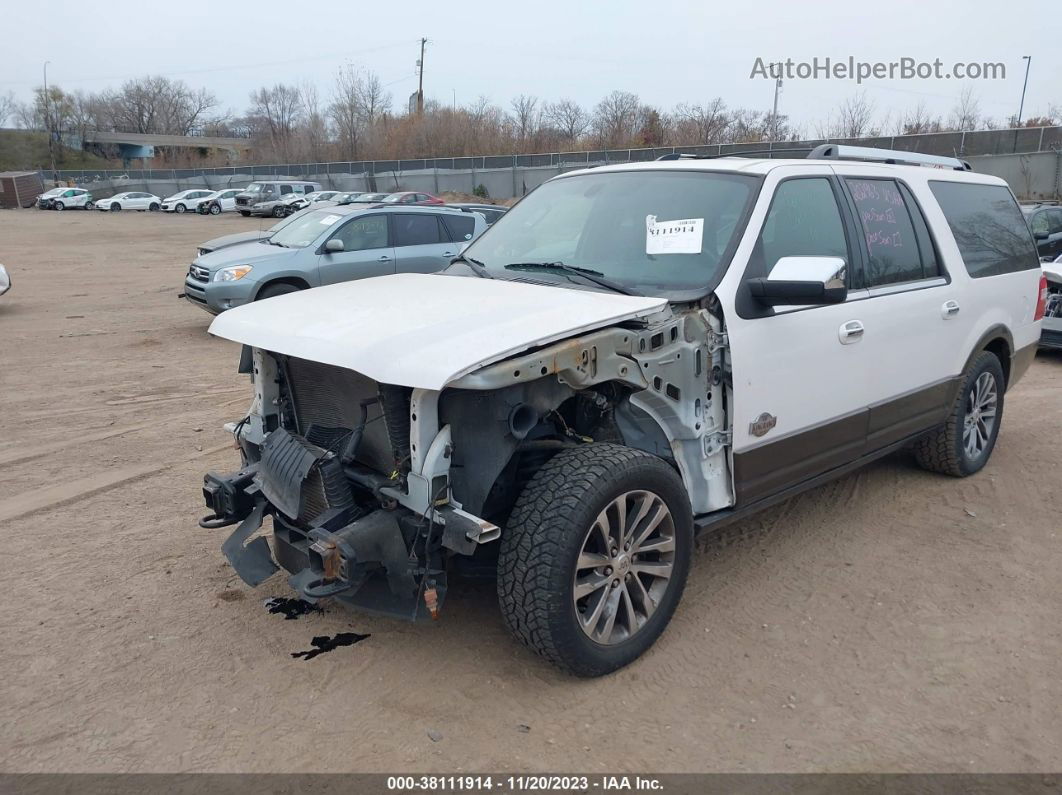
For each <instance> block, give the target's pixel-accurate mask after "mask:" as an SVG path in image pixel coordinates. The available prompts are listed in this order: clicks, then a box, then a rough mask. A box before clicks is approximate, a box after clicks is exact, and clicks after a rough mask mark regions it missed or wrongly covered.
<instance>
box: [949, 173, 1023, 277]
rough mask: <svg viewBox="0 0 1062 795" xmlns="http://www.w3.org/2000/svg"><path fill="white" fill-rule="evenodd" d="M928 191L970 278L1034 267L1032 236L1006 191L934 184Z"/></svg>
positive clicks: (997, 187)
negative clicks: (947, 227)
mask: <svg viewBox="0 0 1062 795" xmlns="http://www.w3.org/2000/svg"><path fill="white" fill-rule="evenodd" d="M929 187H930V188H931V189H932V191H933V195H934V196H935V197H936V199H937V203H938V204H940V209H941V210H942V211H943V212H944V217H945V218H946V219H947V221H948V226H949V227H951V233H952V235H953V236H954V238H955V244H956V245H957V246H958V247H959V254H960V255H962V261H963V264H964V265H965V266H966V270H967V272H968V273H969V274H970V275H971V276H972V277H973V278H975V279H981V278H984V277H986V276H999V275H1001V274H1004V273H1014V272H1015V271H1022V270H1028V269H1031V268H1039V267H1040V262H1039V259H1038V258H1037V256H1036V247H1035V246H1034V245H1033V240H1032V234H1030V232H1029V227H1028V225H1027V224H1026V222H1025V218H1024V217H1023V216H1022V214H1021V210H1020V209H1019V208H1018V204H1017V202H1016V201H1015V200H1014V195H1013V194H1012V193H1011V192H1010V190H1009V189H1008V188H1006V187H1004V186H1003V185H979V184H976V183H970V182H941V181H937V180H934V181H932V182H930V183H929Z"/></svg>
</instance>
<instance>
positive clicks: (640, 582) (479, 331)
mask: <svg viewBox="0 0 1062 795" xmlns="http://www.w3.org/2000/svg"><path fill="white" fill-rule="evenodd" d="M325 222H326V221H325V220H322V223H325ZM248 261H250V260H248ZM1046 293H1047V290H1046V287H1045V285H1044V281H1043V278H1042V275H1041V271H1040V267H1039V263H1038V261H1037V256H1036V249H1035V246H1034V245H1033V240H1032V236H1031V234H1030V232H1029V229H1028V227H1027V226H1026V225H1025V222H1024V220H1023V219H1022V214H1021V211H1020V210H1019V208H1018V204H1017V202H1016V201H1015V199H1014V196H1013V195H1012V193H1011V191H1010V189H1009V188H1008V187H1007V185H1006V184H1005V183H1004V182H1003V181H1002V180H999V179H996V178H995V177H988V176H983V175H979V174H973V173H971V172H970V171H969V170H968V166H966V164H964V163H961V162H960V161H957V160H954V159H950V158H938V157H930V156H921V155H913V154H910V153H903V152H891V151H882V150H867V149H855V148H850V147H843V146H842V147H838V146H826V147H820V148H819V149H817V150H815V151H814V152H812V154H811V155H809V157H808V158H807V159H803V160H769V159H768V160H762V159H761V160H757V159H742V158H737V157H730V158H718V159H705V160H696V159H690V160H686V159H680V160H673V161H671V162H652V163H638V164H634V163H632V164H626V165H617V166H610V167H605V168H596V169H593V170H584V171H578V172H572V173H569V174H564V175H562V176H560V177H556V178H554V179H552V180H550V181H548V182H546V183H545V184H543V185H542V186H541V187H539V188H537V189H536V190H534V191H533V192H532V193H530V194H529V195H528V196H527V197H526V198H524V199H523V200H522V201H521V202H520V203H518V204H517V205H516V206H515V207H513V208H512V209H511V210H509V212H508V213H506V214H505V215H504V216H503V217H502V218H501V219H500V220H499V221H498V222H497V223H495V224H494V225H493V226H492V227H491V228H490V229H489V230H487V232H486V233H484V234H483V235H482V237H480V238H478V239H476V240H475V241H474V242H472V244H471V245H470V246H468V247H467V248H466V249H465V250H464V252H463V254H462V256H461V257H459V258H458V259H457V260H455V262H454V263H453V264H452V265H451V267H450V268H449V269H448V270H446V271H444V272H443V273H441V274H435V275H429V274H420V273H402V274H396V275H390V276H380V277H376V278H368V279H362V280H360V281H357V282H351V283H346V284H338V285H334V286H328V287H321V288H318V289H314V290H305V291H301V292H297V293H292V294H289V295H282V296H279V297H277V298H271V299H269V300H266V301H260V302H255V303H253V304H248V305H246V306H241V307H238V308H236V309H233V310H231V311H229V312H225V313H224V314H223V315H221V316H220V317H219V318H217V319H216V320H215V321H214V322H213V325H212V326H211V329H210V330H211V332H212V333H214V334H216V335H218V336H221V337H225V338H228V339H231V340H235V341H237V342H241V343H244V344H245V345H247V346H249V348H248V349H247V356H246V357H245V371H247V372H252V373H253V376H254V400H253V403H252V404H251V407H250V409H249V411H248V413H247V415H246V416H245V417H244V418H243V419H242V420H241V421H240V422H239V423H236V424H234V425H233V426H231V427H232V428H233V430H234V432H235V434H236V436H237V438H238V441H239V443H240V446H241V449H242V451H243V462H242V464H243V466H242V468H241V469H240V470H239V471H238V472H236V473H234V474H231V475H217V474H210V475H208V476H207V478H206V482H205V486H204V494H205V497H206V502H207V505H208V506H209V508H210V509H211V511H212V515H211V516H209V517H207V518H206V519H204V520H201V522H202V524H203V525H204V526H207V527H216V526H223V525H225V524H234V523H237V522H239V527H238V528H237V530H236V531H235V532H234V533H233V534H232V535H231V536H230V537H229V538H228V540H227V541H225V542H224V544H223V545H222V548H223V551H224V553H225V555H226V557H227V558H228V560H229V561H230V563H231V564H232V565H233V567H234V568H235V570H236V572H237V573H238V574H239V575H240V576H241V577H242V578H243V579H244V580H245V581H246V582H248V583H250V584H251V585H256V584H258V583H260V582H262V581H263V580H264V579H265V578H267V577H269V576H270V575H271V574H273V573H274V572H275V571H276V570H277V569H278V565H279V566H280V567H283V568H285V569H286V570H287V571H288V572H290V574H291V577H290V580H289V581H290V583H291V584H292V586H293V587H294V588H295V590H296V591H297V592H298V594H299V595H300V596H301V597H302V598H303V599H306V600H310V601H315V600H319V599H323V598H326V597H334V598H336V599H337V600H339V601H340V602H342V603H345V604H347V605H351V606H354V607H362V608H366V609H369V610H373V611H376V612H385V613H390V614H392V615H396V616H403V617H406V618H420V617H423V616H426V615H430V616H432V617H435V616H437V615H438V614H439V611H440V608H441V605H442V603H443V600H444V597H445V593H446V583H447V574H448V572H453V571H455V570H456V571H461V570H463V569H478V570H482V569H483V568H484V567H485V566H487V567H494V569H495V570H496V574H497V589H498V598H499V601H500V603H501V609H502V616H503V618H504V620H505V622H506V624H507V625H508V627H509V629H510V630H511V631H512V632H513V634H514V635H515V636H516V637H517V638H518V639H520V640H521V641H522V642H523V643H525V644H526V645H527V646H529V647H530V648H531V649H533V650H534V651H536V652H537V653H539V654H540V655H542V656H543V657H545V658H546V659H548V660H550V661H551V662H553V663H555V664H557V665H558V666H560V667H562V668H564V669H566V670H568V671H571V672H574V673H576V674H579V675H584V676H594V675H599V674H604V673H607V672H609V671H612V670H615V669H616V668H619V667H620V666H623V665H626V664H627V663H629V662H631V661H632V660H634V659H635V658H637V657H638V656H639V655H640V654H641V653H642V652H644V651H645V650H646V649H647V648H648V647H649V646H650V645H651V644H652V643H653V642H654V641H655V640H656V639H657V637H659V636H660V634H661V633H662V632H663V630H664V628H665V626H666V625H667V623H668V621H669V620H670V618H671V615H672V613H673V612H674V610H675V607H676V605H677V604H678V601H679V598H680V596H681V594H682V590H683V586H684V584H685V581H686V575H687V571H688V569H689V566H690V561H691V557H692V550H693V539H694V534H695V532H698V531H707V530H711V529H713V528H717V527H719V526H721V525H723V524H724V523H727V522H732V521H734V520H736V519H740V518H743V517H745V516H748V515H749V514H750V513H752V512H754V511H757V510H760V509H763V508H766V507H768V506H770V505H772V504H774V503H777V502H779V501H781V500H783V499H785V498H787V497H789V496H792V495H794V494H796V493H798V492H800V491H801V490H803V489H807V488H809V487H813V486H816V485H818V484H821V483H823V482H824V481H826V480H828V479H830V478H834V477H837V476H838V475H841V474H843V473H845V472H848V471H850V470H852V469H853V468H855V467H858V466H860V465H862V464H865V463H867V462H869V461H872V460H873V459H875V458H878V457H880V456H883V455H885V454H887V453H889V452H891V451H894V450H897V449H899V448H901V447H911V448H912V449H913V451H914V456H915V458H916V460H917V461H918V463H919V464H921V465H922V466H923V467H925V468H927V469H930V470H933V471H936V472H941V473H944V474H948V475H953V476H957V477H964V476H968V475H972V474H974V473H976V472H978V471H979V470H980V469H981V468H982V467H984V466H985V464H986V462H987V461H988V459H989V456H990V455H991V453H992V449H993V446H994V445H995V443H996V438H997V435H998V433H999V430H1000V423H1001V421H1002V419H1003V407H1004V395H1005V393H1006V390H1007V389H1008V388H1009V387H1011V386H1013V385H1014V383H1015V382H1016V381H1017V380H1018V379H1019V378H1020V377H1021V376H1022V374H1023V373H1024V372H1025V370H1026V368H1027V367H1028V366H1029V364H1030V362H1031V361H1032V358H1033V356H1034V353H1035V351H1036V343H1037V340H1038V338H1039V336H1040V325H1041V320H1040V319H1041V317H1042V316H1043V312H1044V302H1045V299H1046V297H1047V296H1046ZM266 515H271V516H272V517H273V545H272V549H270V546H269V544H268V543H267V542H266V541H265V540H264V539H262V538H256V539H254V541H252V542H251V543H250V544H246V542H247V541H249V540H250V539H251V537H252V536H253V535H254V534H255V533H256V531H257V530H258V528H259V527H260V525H261V524H262V520H263V517H264V516H266Z"/></svg>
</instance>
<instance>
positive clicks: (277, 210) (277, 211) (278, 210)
mask: <svg viewBox="0 0 1062 795" xmlns="http://www.w3.org/2000/svg"><path fill="white" fill-rule="evenodd" d="M286 215H287V211H286V209H285V207H284V206H283V205H281V204H278V205H276V206H275V207H273V217H274V218H283V217H284V216H286Z"/></svg>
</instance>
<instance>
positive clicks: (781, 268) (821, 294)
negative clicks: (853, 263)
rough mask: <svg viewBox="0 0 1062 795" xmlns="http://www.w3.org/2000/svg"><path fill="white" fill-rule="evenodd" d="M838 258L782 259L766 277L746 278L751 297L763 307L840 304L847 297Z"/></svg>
mask: <svg viewBox="0 0 1062 795" xmlns="http://www.w3.org/2000/svg"><path fill="white" fill-rule="evenodd" d="M846 267H847V265H846V263H845V261H844V260H843V259H841V258H840V257H782V258H781V259H780V260H778V262H777V263H776V264H775V266H774V269H773V270H772V271H771V275H770V276H768V277H767V278H762V277H758V278H754V279H749V280H748V282H747V284H748V286H749V292H750V293H751V294H752V297H753V298H755V299H756V300H757V301H759V302H760V303H761V304H765V305H766V306H812V305H818V304H839V303H842V302H843V301H844V300H845V298H847V297H848V288H847V287H846V286H845V282H844V277H845V268H846Z"/></svg>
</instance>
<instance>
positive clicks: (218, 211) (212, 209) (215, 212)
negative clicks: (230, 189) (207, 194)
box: [210, 204, 221, 215]
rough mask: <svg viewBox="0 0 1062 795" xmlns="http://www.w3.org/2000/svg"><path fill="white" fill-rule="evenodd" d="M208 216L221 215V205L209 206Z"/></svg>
mask: <svg viewBox="0 0 1062 795" xmlns="http://www.w3.org/2000/svg"><path fill="white" fill-rule="evenodd" d="M210 214H211V215H221V205H220V204H212V205H210Z"/></svg>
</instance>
